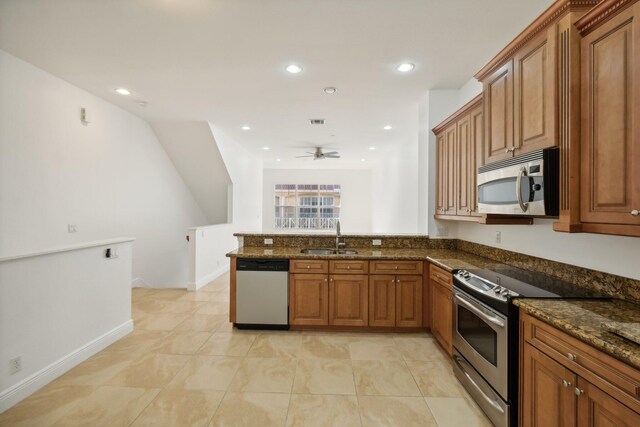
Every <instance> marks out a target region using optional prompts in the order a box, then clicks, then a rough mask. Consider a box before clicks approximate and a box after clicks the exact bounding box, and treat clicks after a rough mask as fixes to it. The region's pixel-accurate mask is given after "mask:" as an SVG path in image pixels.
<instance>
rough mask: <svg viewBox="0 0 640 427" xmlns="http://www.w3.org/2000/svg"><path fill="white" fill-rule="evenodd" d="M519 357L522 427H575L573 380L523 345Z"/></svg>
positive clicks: (574, 382)
mask: <svg viewBox="0 0 640 427" xmlns="http://www.w3.org/2000/svg"><path fill="white" fill-rule="evenodd" d="M523 350H524V351H523V355H522V366H521V369H522V372H521V381H522V388H521V390H522V395H521V396H520V402H521V405H520V407H521V408H522V414H521V420H522V426H523V427H574V426H576V405H577V402H576V395H575V393H574V388H575V387H576V383H577V380H578V379H577V376H576V375H575V374H574V373H573V372H571V371H569V370H568V369H566V368H565V367H564V366H562V365H561V364H559V363H558V362H556V361H555V360H553V359H551V358H550V357H548V356H546V355H545V354H544V353H542V352H540V351H538V349H536V348H535V347H533V346H531V345H529V344H527V343H525V344H524V349H523Z"/></svg>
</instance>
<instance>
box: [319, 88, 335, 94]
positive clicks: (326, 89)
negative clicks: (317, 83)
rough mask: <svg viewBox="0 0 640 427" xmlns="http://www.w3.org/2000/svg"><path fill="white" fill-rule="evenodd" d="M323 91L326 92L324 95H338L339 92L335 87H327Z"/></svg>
mask: <svg viewBox="0 0 640 427" xmlns="http://www.w3.org/2000/svg"><path fill="white" fill-rule="evenodd" d="M322 90H323V91H324V93H328V94H332V93H336V92H337V91H338V89H336V88H335V87H333V86H327V87H325V88H324V89H322Z"/></svg>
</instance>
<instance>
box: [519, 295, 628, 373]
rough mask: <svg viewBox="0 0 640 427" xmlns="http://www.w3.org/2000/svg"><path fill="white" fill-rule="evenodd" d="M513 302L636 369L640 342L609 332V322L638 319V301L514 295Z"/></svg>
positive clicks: (625, 321) (624, 321)
mask: <svg viewBox="0 0 640 427" xmlns="http://www.w3.org/2000/svg"><path fill="white" fill-rule="evenodd" d="M515 305H517V306H518V307H520V309H522V310H524V311H526V312H527V313H529V314H531V315H532V316H534V317H537V318H539V319H541V320H544V321H546V322H547V323H549V324H551V325H553V326H555V327H557V328H558V329H560V330H562V331H564V332H566V333H568V334H569V335H572V336H574V337H576V338H578V339H580V340H582V341H585V342H586V343H588V344H591V345H592V346H594V347H595V348H597V349H599V350H601V351H603V352H605V353H608V354H610V355H612V356H613V357H615V358H617V359H620V360H622V361H623V362H626V363H628V364H630V365H631V366H634V367H635V368H638V369H640V345H638V344H636V343H634V342H633V341H630V340H628V339H625V338H622V337H620V336H618V335H616V334H614V333H612V332H609V331H608V329H607V327H606V326H604V324H606V323H610V322H620V323H640V305H638V304H634V303H630V302H627V301H623V300H616V299H610V300H582V299H578V300H558V299H517V300H515Z"/></svg>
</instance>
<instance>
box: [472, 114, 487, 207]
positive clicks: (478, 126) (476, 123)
mask: <svg viewBox="0 0 640 427" xmlns="http://www.w3.org/2000/svg"><path fill="white" fill-rule="evenodd" d="M483 120H484V110H483V108H482V105H481V106H480V107H478V108H476V109H474V110H473V111H471V120H470V122H471V143H470V144H471V145H470V147H469V149H470V151H471V161H470V162H469V200H470V204H471V206H469V207H470V208H471V215H473V216H479V215H480V214H479V213H478V183H477V178H478V166H480V165H481V164H482V150H483V148H484V122H483Z"/></svg>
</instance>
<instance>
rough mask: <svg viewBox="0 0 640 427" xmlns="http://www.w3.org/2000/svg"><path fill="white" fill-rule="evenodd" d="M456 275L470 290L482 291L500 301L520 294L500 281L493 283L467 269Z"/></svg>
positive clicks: (460, 282) (461, 283)
mask: <svg viewBox="0 0 640 427" xmlns="http://www.w3.org/2000/svg"><path fill="white" fill-rule="evenodd" d="M454 276H455V278H456V279H457V280H458V283H459V284H460V285H462V286H463V287H465V288H468V289H467V290H468V291H471V292H477V293H481V294H484V295H486V296H488V297H490V298H493V299H496V300H499V301H507V300H508V299H509V298H513V297H517V296H519V295H518V294H517V293H516V292H513V291H511V290H509V289H507V288H505V287H503V286H500V284H499V283H493V282H491V281H489V280H486V279H484V278H482V277H480V276H477V275H475V274H473V273H470V272H468V271H467V270H459V271H458V272H457V273H455V275H454Z"/></svg>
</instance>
